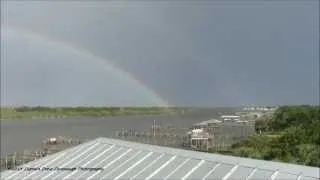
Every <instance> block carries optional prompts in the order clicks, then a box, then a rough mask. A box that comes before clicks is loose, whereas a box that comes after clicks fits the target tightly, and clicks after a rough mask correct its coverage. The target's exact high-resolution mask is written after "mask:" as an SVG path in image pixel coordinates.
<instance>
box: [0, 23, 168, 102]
mask: <svg viewBox="0 0 320 180" xmlns="http://www.w3.org/2000/svg"><path fill="white" fill-rule="evenodd" d="M3 27H4V26H2V25H1V29H2V30H3ZM4 29H5V30H12V31H15V32H17V33H19V34H22V35H26V36H29V37H32V38H36V39H40V40H43V41H45V42H49V43H56V44H57V45H59V46H62V47H63V48H65V49H69V50H72V51H73V52H75V53H76V54H78V55H79V56H87V57H90V59H92V60H95V61H99V62H102V63H103V64H104V65H105V66H104V68H105V69H106V70H108V69H111V70H113V71H116V72H118V73H121V75H122V76H124V77H126V78H128V80H130V81H132V82H134V83H135V84H137V85H138V86H140V87H141V88H143V89H145V90H147V91H149V92H150V93H151V94H152V96H153V98H154V99H153V100H155V101H157V103H159V105H160V106H165V107H169V106H170V104H169V103H168V101H166V100H164V98H162V97H160V96H159V95H158V94H157V93H156V92H155V90H153V89H152V88H151V87H148V86H146V85H145V84H144V83H142V82H141V81H139V80H138V79H137V78H135V77H134V76H133V75H132V74H130V73H129V72H126V71H125V70H124V69H122V68H119V67H117V66H116V65H114V64H112V63H111V62H110V61H108V60H106V59H104V58H102V57H100V56H97V55H94V54H93V53H92V52H90V51H88V50H87V49H84V48H81V47H78V46H76V45H74V44H71V43H69V42H66V41H63V40H62V39H58V38H54V37H52V36H50V35H47V34H44V33H42V32H41V33H39V32H38V31H37V32H36V31H31V30H27V29H25V28H20V27H16V26H11V25H10V26H6V27H5V28H4ZM1 34H2V33H1Z"/></svg>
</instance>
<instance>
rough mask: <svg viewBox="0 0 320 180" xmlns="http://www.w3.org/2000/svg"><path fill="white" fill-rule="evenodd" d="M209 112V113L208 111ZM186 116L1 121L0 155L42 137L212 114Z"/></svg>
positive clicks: (102, 132) (176, 122)
mask: <svg viewBox="0 0 320 180" xmlns="http://www.w3.org/2000/svg"><path fill="white" fill-rule="evenodd" d="M210 114H211V113H210ZM210 114H203V115H191V116H189V115H186V116H135V117H128V116H126V117H105V118H69V119H51V120H50V119H40V120H15V121H9V120H6V121H2V122H1V156H2V157H3V156H4V155H5V154H7V153H13V152H22V151H23V150H32V149H38V148H40V143H41V141H42V140H44V139H45V138H48V137H53V136H67V137H72V138H81V139H82V138H90V139H91V138H97V137H111V136H112V135H113V133H114V132H115V131H117V130H119V129H121V128H134V129H135V130H137V131H146V130H147V129H148V128H150V127H151V126H152V124H153V121H154V120H156V123H157V124H159V125H173V126H174V127H179V128H188V127H191V125H192V124H194V123H196V122H200V121H203V120H207V119H208V118H210V117H212V116H215V115H214V114H215V113H213V114H211V115H210Z"/></svg>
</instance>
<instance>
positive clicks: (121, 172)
mask: <svg viewBox="0 0 320 180" xmlns="http://www.w3.org/2000/svg"><path fill="white" fill-rule="evenodd" d="M27 167H29V168H41V170H33V171H27V170H26V168H27ZM56 167H58V168H60V169H55V168H56ZM21 168H25V169H24V170H20V171H17V170H15V171H13V170H11V171H5V172H3V173H1V179H42V180H44V179H52V178H55V179H102V178H105V179H222V180H227V179H229V180H230V179H274V180H280V179H298V176H299V175H301V176H300V180H316V179H319V168H315V167H307V166H299V165H293V164H285V163H278V162H269V161H261V160H253V159H245V158H238V157H232V156H222V155H217V154H210V153H202V152H195V151H187V150H181V149H174V148H166V147H159V146H152V145H146V144H139V143H133V142H126V141H121V140H114V139H107V138H98V139H96V140H94V141H91V142H88V143H85V144H82V145H79V146H77V147H74V148H71V149H68V150H65V151H62V152H59V153H56V154H53V155H50V156H48V157H45V158H43V159H38V160H36V161H33V162H30V163H28V164H25V165H23V166H21ZM44 168H47V169H44ZM49 168H52V169H51V170H50V169H49ZM61 168H65V169H64V170H63V169H61ZM86 168H87V169H86ZM90 168H91V170H90ZM94 168H96V169H94ZM99 168H100V169H99Z"/></svg>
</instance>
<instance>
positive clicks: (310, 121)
mask: <svg viewBox="0 0 320 180" xmlns="http://www.w3.org/2000/svg"><path fill="white" fill-rule="evenodd" d="M255 128H256V130H257V133H256V134H255V135H253V136H251V137H249V138H248V139H247V140H244V141H241V142H239V143H236V144H234V145H233V146H232V150H231V154H232V155H235V156H241V157H250V158H257V159H264V160H272V161H281V162H288V163H295V164H302V165H308V166H316V167H320V135H319V133H320V106H305V105H304V106H290V107H289V106H286V107H280V108H279V109H278V110H277V111H276V112H275V114H274V115H273V116H272V117H263V118H261V119H260V120H258V121H257V122H256V124H255Z"/></svg>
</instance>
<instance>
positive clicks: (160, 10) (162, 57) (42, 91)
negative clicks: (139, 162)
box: [1, 0, 319, 106]
mask: <svg viewBox="0 0 320 180" xmlns="http://www.w3.org/2000/svg"><path fill="white" fill-rule="evenodd" d="M253 2H254V1H240V2H236V1H229V2H228V3H222V1H212V2H210V1H202V2H201V3H200V2H196V1H189V2H182V1H177V2H174V3H168V2H166V1H158V2H149V3H147V2H146V1H140V2H131V3H129V2H126V1H123V2H121V3H115V2H112V3H110V2H109V3H106V2H102V1H95V2H90V1H57V2H53V1H51V2H49V1H44V2H41V3H40V2H31V1H28V3H26V2H23V1H12V2H8V3H6V4H2V7H1V8H2V9H1V10H2V11H1V13H2V14H1V15H2V16H1V18H2V21H1V22H2V24H1V27H2V33H1V40H2V41H1V43H2V44H1V45H2V50H3V52H4V51H6V53H1V54H5V55H2V57H1V63H2V64H1V65H2V67H1V75H2V87H1V92H2V98H1V100H2V103H6V104H26V105H27V104H32V105H153V104H160V105H161V104H165V101H168V102H169V103H170V104H172V105H186V106H192V105H199V106H225V105H242V104H261V105H264V104H267V105H269V104H280V105H281V104H315V103H319V51H318V50H319V12H318V4H317V1H312V0H310V1H306V2H303V1H289V0H288V1H282V2H281V3H275V2H266V1H263V2H261V3H257V2H256V3H253ZM67 44H68V45H67ZM71 46H73V48H72V47H71ZM75 47H77V48H78V50H76V48H75ZM80 48H81V49H84V50H85V51H82V53H81V52H80V50H79V49H80ZM87 51H88V52H91V53H92V54H94V55H95V56H99V57H100V58H97V57H93V56H91V55H89V53H86V52H87ZM103 61H104V62H103ZM110 64H114V65H116V66H118V67H119V68H117V69H118V70H117V69H115V68H110ZM120 69H122V70H120ZM122 71H127V72H128V73H130V74H131V76H132V77H134V78H135V79H137V80H138V81H139V82H137V81H135V80H133V79H132V77H130V76H128V75H125V74H124V73H123V72H122ZM141 84H142V85H141ZM152 91H154V92H152ZM157 96H160V97H162V100H161V99H160V98H159V97H157Z"/></svg>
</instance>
